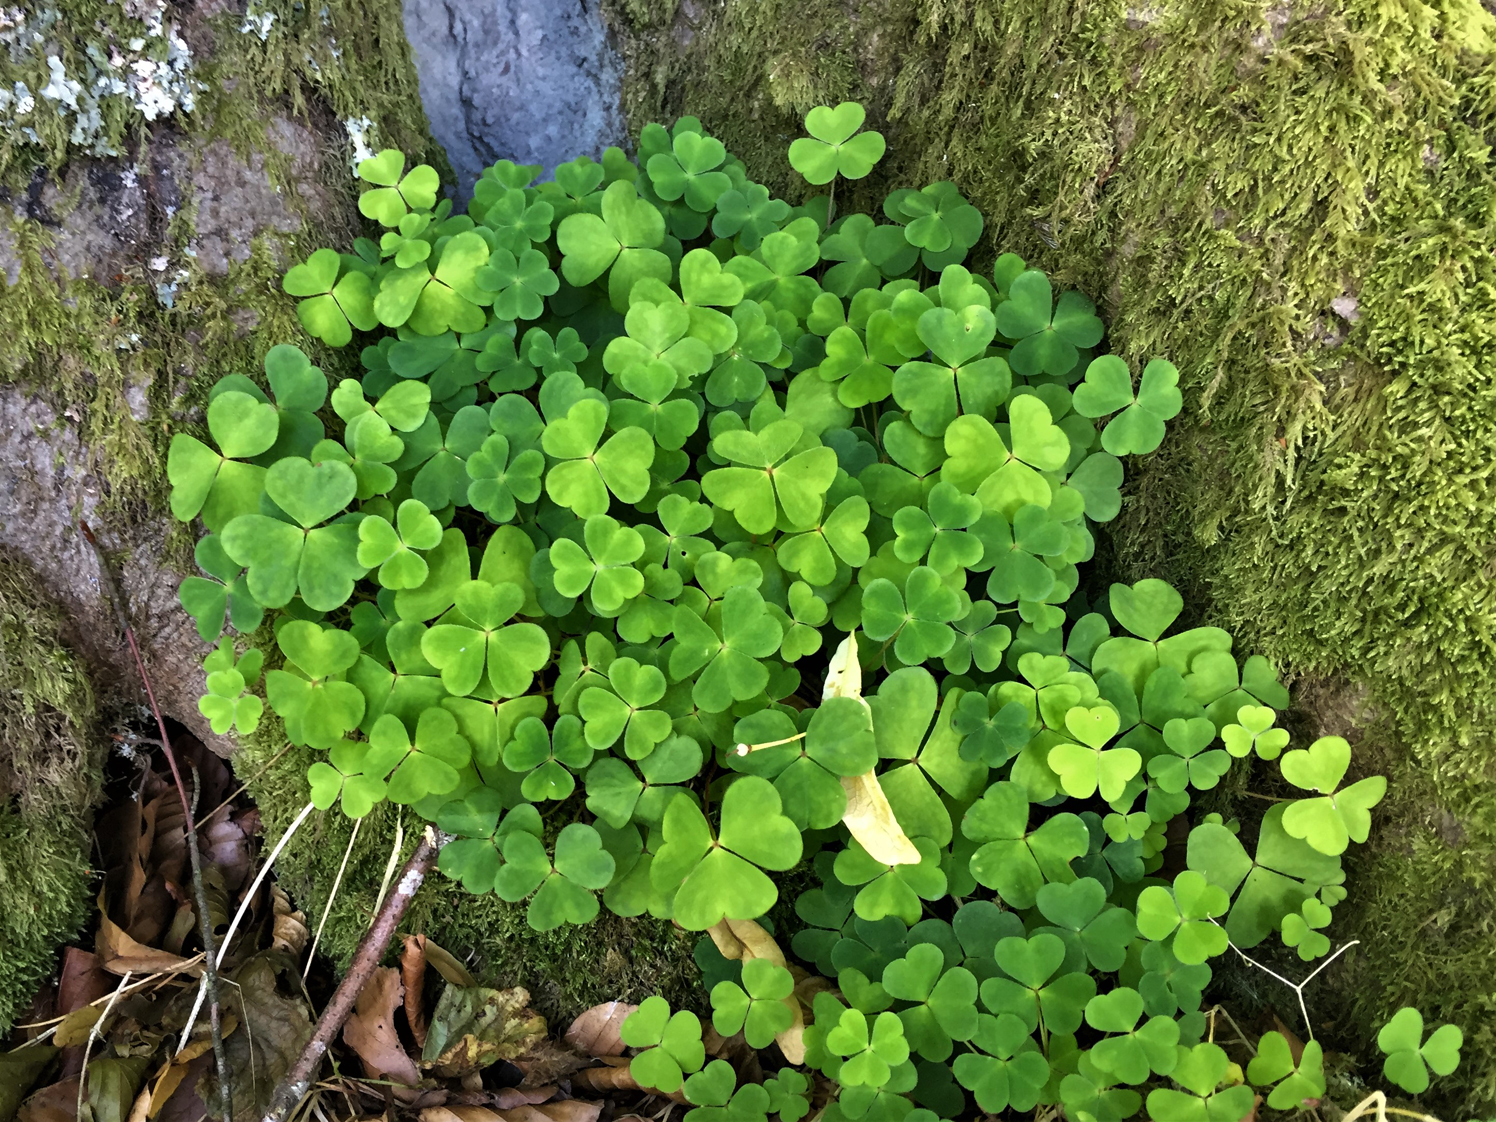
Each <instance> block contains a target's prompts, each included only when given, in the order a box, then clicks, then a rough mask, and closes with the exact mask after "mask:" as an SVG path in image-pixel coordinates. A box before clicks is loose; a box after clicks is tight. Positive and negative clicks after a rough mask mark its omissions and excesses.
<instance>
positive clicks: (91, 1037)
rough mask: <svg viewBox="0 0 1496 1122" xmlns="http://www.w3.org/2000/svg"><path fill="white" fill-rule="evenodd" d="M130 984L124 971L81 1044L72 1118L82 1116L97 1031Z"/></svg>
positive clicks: (97, 1036)
mask: <svg viewBox="0 0 1496 1122" xmlns="http://www.w3.org/2000/svg"><path fill="white" fill-rule="evenodd" d="M129 984H130V971H128V970H126V971H125V976H124V977H123V978H121V979H120V982H119V985H118V986H117V987H116V988H115V991H114V993H112V994H110V996H109V1004H108V1005H106V1006H104V1011H103V1012H102V1013H100V1014H99V1019H98V1020H97V1021H95V1022H94V1023H93V1028H91V1029H89V1030H88V1040H87V1042H86V1043H85V1044H84V1045H83V1069H82V1070H81V1071H79V1072H78V1107H77V1109H76V1110H74V1111H73V1117H74V1118H82V1117H83V1095H84V1093H85V1091H86V1090H87V1088H88V1057H89V1055H90V1053H92V1052H93V1046H94V1041H95V1040H97V1039H99V1033H100V1032H101V1030H102V1029H103V1027H104V1022H105V1021H107V1020H108V1019H109V1014H110V1012H111V1011H112V1010H113V1009H114V1003H115V1002H116V1001H118V1000H119V995H120V994H122V993H124V992H125V987H126V986H128V985H129Z"/></svg>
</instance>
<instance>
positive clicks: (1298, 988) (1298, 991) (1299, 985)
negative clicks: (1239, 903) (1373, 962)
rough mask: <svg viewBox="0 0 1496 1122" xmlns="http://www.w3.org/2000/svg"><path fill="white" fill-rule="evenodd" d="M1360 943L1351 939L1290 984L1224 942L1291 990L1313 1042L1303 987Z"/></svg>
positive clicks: (1234, 946) (1306, 1030) (1273, 971)
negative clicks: (1309, 971) (1310, 971)
mask: <svg viewBox="0 0 1496 1122" xmlns="http://www.w3.org/2000/svg"><path fill="white" fill-rule="evenodd" d="M1210 922H1211V923H1215V920H1211V921H1210ZM1216 926H1217V927H1219V926H1220V924H1218V923H1217V924H1216ZM1360 942H1361V940H1360V939H1352V940H1351V941H1350V942H1349V943H1347V944H1345V946H1343V947H1341V948H1340V949H1339V950H1338V951H1336V952H1335V953H1334V954H1332V955H1331V956H1330V957H1329V958H1327V959H1325V960H1324V961H1323V962H1321V963H1320V964H1319V965H1318V966H1317V967H1315V969H1314V973H1312V974H1310V975H1309V977H1307V978H1305V979H1304V980H1303V981H1302V982H1290V981H1289V980H1288V979H1287V978H1285V977H1283V975H1282V974H1279V973H1278V972H1277V971H1276V970H1270V969H1269V968H1268V967H1266V966H1264V965H1262V963H1260V962H1258V961H1257V960H1256V959H1255V958H1252V957H1251V956H1250V955H1248V954H1247V953H1246V952H1245V951H1243V950H1242V949H1241V948H1240V947H1238V946H1237V945H1236V944H1235V943H1233V942H1231V941H1230V940H1229V939H1228V940H1227V941H1226V945H1227V946H1229V947H1230V948H1231V949H1232V950H1233V951H1235V952H1236V953H1237V954H1238V955H1240V956H1241V960H1242V961H1243V962H1245V963H1247V964H1248V965H1250V966H1255V967H1257V969H1258V970H1261V971H1262V972H1263V973H1264V974H1266V975H1267V976H1268V977H1270V978H1276V979H1277V980H1278V981H1280V982H1282V983H1283V984H1284V985H1285V986H1287V987H1288V988H1289V989H1291V990H1293V992H1294V995H1295V996H1296V997H1297V998H1298V999H1299V1012H1300V1013H1302V1014H1303V1015H1304V1031H1305V1032H1307V1033H1308V1034H1309V1039H1310V1040H1313V1039H1314V1026H1313V1025H1312V1024H1310V1022H1309V1006H1308V1005H1307V1004H1306V1003H1305V1001H1304V987H1305V986H1307V985H1308V984H1309V983H1310V982H1312V981H1314V979H1315V978H1317V977H1319V975H1320V972H1321V971H1322V970H1324V969H1325V967H1327V966H1329V965H1330V963H1332V962H1334V961H1335V960H1336V959H1337V958H1339V957H1340V956H1341V955H1343V954H1344V953H1345V952H1346V951H1348V950H1350V949H1351V948H1352V947H1354V946H1357V945H1359V944H1360ZM1237 1031H1240V1030H1237Z"/></svg>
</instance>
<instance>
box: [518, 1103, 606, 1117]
mask: <svg viewBox="0 0 1496 1122" xmlns="http://www.w3.org/2000/svg"><path fill="white" fill-rule="evenodd" d="M602 1112H603V1104H602V1103H591V1102H583V1101H582V1100H581V1099H559V1100H557V1101H556V1102H549V1103H544V1104H542V1105H539V1106H516V1107H511V1108H510V1109H509V1110H506V1111H504V1118H505V1120H506V1122H597V1118H598V1115H600V1114H601V1113H602Z"/></svg>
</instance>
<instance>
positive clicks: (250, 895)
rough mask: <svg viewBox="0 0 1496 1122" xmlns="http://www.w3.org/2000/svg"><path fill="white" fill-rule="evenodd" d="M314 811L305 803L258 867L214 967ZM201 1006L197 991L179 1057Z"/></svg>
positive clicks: (220, 959) (226, 952) (178, 1052)
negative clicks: (251, 905)
mask: <svg viewBox="0 0 1496 1122" xmlns="http://www.w3.org/2000/svg"><path fill="white" fill-rule="evenodd" d="M315 809H316V808H315V807H314V806H313V805H312V804H311V803H307V804H306V806H304V807H302V808H301V813H300V814H298V815H297V816H296V820H295V821H294V822H292V823H291V825H290V826H289V827H288V828H287V830H286V832H285V833H284V834H282V835H281V836H280V840H279V841H278V842H276V843H275V848H274V849H272V850H271V851H270V856H269V857H267V858H265V864H264V865H262V866H261V867H260V871H259V873H258V874H256V876H255V879H254V882H253V883H252V884H251V885H250V886H249V891H248V892H246V893H245V894H244V899H243V900H242V901H240V903H239V909H238V911H236V912H235V913H234V920H233V922H232V923H230V924H229V929H228V932H227V933H226V934H225V935H224V937H223V943H222V944H221V945H220V946H219V948H218V960H217V961H216V962H215V963H214V965H215V966H222V965H223V960H224V958H225V957H226V956H227V955H228V953H229V944H230V943H232V942H233V941H234V933H235V932H236V931H238V930H239V923H240V921H241V920H243V919H244V916H245V913H246V912H248V911H249V906H250V904H251V903H252V902H253V901H254V898H255V893H257V892H259V891H260V885H262V884H264V883H265V878H266V877H267V876H269V875H270V868H271V866H272V865H274V864H275V859H276V858H277V857H279V856H280V855H281V850H283V849H285V848H286V843H287V842H289V841H290V840H291V837H292V835H294V834H295V833H296V831H297V830H298V829H299V828H300V826H301V824H302V823H303V822H305V821H306V816H307V815H308V814H310V813H312V811H313V810H315ZM202 1006H203V991H202V990H198V994H197V1001H196V1002H195V1003H194V1004H193V1006H192V1012H191V1013H190V1014H189V1015H188V1017H187V1028H186V1029H185V1030H184V1031H183V1032H182V1043H181V1045H180V1046H179V1047H178V1048H177V1054H178V1055H181V1053H182V1049H183V1048H186V1047H187V1040H188V1038H189V1037H190V1036H191V1035H192V1026H193V1024H194V1023H195V1022H196V1021H197V1014H198V1010H200V1009H201V1008H202Z"/></svg>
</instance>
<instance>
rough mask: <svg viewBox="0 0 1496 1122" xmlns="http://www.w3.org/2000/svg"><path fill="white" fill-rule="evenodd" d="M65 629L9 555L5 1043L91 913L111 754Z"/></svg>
mask: <svg viewBox="0 0 1496 1122" xmlns="http://www.w3.org/2000/svg"><path fill="white" fill-rule="evenodd" d="M63 626H64V625H63V620H62V617H61V614H60V613H59V612H58V611H57V609H56V607H55V606H54V605H52V604H50V603H48V602H47V601H46V600H45V599H44V598H43V597H42V596H41V595H40V594H39V592H38V590H37V578H36V572H35V570H34V569H33V568H32V567H31V566H30V565H28V564H27V563H26V561H25V560H24V559H22V558H20V557H17V556H16V555H14V554H12V553H11V552H10V551H8V550H4V549H0V900H4V902H5V905H4V907H0V947H4V948H5V955H4V959H5V968H4V970H0V1033H5V1032H8V1031H9V1029H10V1025H11V1023H12V1022H13V1021H14V1020H15V1018H16V1014H17V1012H19V1011H20V1010H21V1009H22V1008H24V1007H25V1005H26V1003H27V1001H28V1000H30V998H31V994H32V991H33V989H34V988H35V986H36V983H37V982H38V981H39V980H40V979H42V978H44V977H46V976H47V975H48V974H49V973H51V971H52V969H53V965H54V961H55V958H56V952H57V946H58V944H59V943H61V942H62V941H64V940H66V939H68V938H69V937H71V936H72V934H73V933H74V932H75V931H77V929H78V927H79V925H80V924H81V923H82V922H83V919H84V917H85V916H86V915H87V914H88V902H89V883H90V880H91V877H92V870H91V868H90V862H89V840H88V826H89V822H90V817H91V811H92V808H93V803H94V800H95V798H96V797H97V795H98V790H99V784H100V770H101V763H102V758H103V750H102V749H101V747H100V739H99V736H98V730H97V729H96V727H95V711H94V697H93V690H92V688H91V687H90V685H89V682H88V678H87V675H86V674H85V673H84V671H83V668H82V667H81V665H80V664H79V661H78V659H76V658H75V657H74V656H73V654H72V653H71V652H70V651H69V650H68V648H67V646H66V645H65V643H64V640H63Z"/></svg>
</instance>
